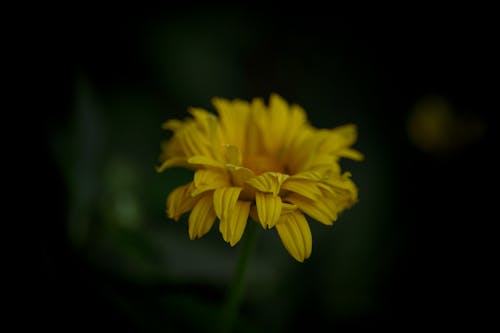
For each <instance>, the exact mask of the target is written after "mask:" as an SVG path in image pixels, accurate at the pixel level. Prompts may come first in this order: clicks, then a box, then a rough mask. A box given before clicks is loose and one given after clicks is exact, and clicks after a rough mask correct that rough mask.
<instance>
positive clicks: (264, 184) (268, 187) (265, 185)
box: [247, 172, 289, 195]
mask: <svg viewBox="0 0 500 333" xmlns="http://www.w3.org/2000/svg"><path fill="white" fill-rule="evenodd" d="M288 177H289V176H288V175H285V174H283V173H279V172H265V173H263V174H261V175H259V176H257V177H254V178H251V179H249V180H247V184H249V185H250V186H252V187H254V188H255V189H257V190H259V191H261V192H266V193H273V194H274V195H277V194H278V193H279V191H280V188H281V184H283V182H284V181H285V180H286V179H287V178H288Z"/></svg>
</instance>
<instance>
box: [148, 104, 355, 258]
mask: <svg viewBox="0 0 500 333" xmlns="http://www.w3.org/2000/svg"><path fill="white" fill-rule="evenodd" d="M212 102H213V105H214V106H215V109H216V110H217V113H218V117H217V116H216V115H214V114H212V113H210V112H208V111H206V110H203V109H199V108H191V109H190V110H189V112H190V113H191V115H192V117H190V118H188V119H186V120H184V121H180V120H169V121H167V122H165V123H164V124H163V128H164V129H167V130H170V131H173V136H172V138H171V139H170V140H169V141H167V142H164V143H163V146H162V154H161V158H160V159H161V162H162V164H161V166H160V167H159V168H158V169H157V170H158V172H161V171H164V170H165V169H167V168H170V167H174V166H176V167H178V166H182V167H188V168H192V169H194V170H195V173H194V179H193V181H191V182H190V183H188V184H186V185H184V186H180V187H178V188H177V189H175V190H173V191H172V192H171V193H170V195H169V196H168V198H167V215H168V217H169V218H172V219H175V220H176V221H177V220H178V219H179V217H180V216H181V215H182V214H184V213H186V212H188V211H191V213H190V215H189V238H190V239H195V238H198V237H201V236H203V235H205V234H206V233H207V232H208V231H209V230H210V229H211V228H212V226H213V224H214V222H215V220H216V219H217V218H218V219H219V221H220V223H219V231H220V232H221V233H222V237H223V238H224V240H225V241H226V242H228V243H229V244H230V245H231V246H234V245H235V244H236V243H238V241H239V240H240V239H241V237H242V235H243V232H244V230H245V227H246V224H247V221H248V219H249V217H251V219H253V220H254V221H257V222H259V223H260V224H261V225H262V227H263V228H264V229H272V228H274V227H276V230H277V232H278V235H279V237H280V238H281V241H282V242H283V245H284V246H285V248H286V249H287V250H288V252H289V253H290V254H291V255H292V256H293V257H294V258H295V259H296V260H298V261H300V262H303V261H304V259H306V258H308V257H309V256H310V255H311V250H312V236H311V230H310V229H309V224H308V222H307V220H306V217H305V216H304V215H308V216H310V217H311V218H313V219H315V220H317V221H319V222H321V223H323V224H326V225H332V224H333V222H334V221H335V220H336V219H337V216H338V213H340V212H341V211H343V210H344V209H346V208H349V207H351V206H352V205H353V204H354V203H355V202H356V201H357V188H356V186H355V184H354V183H353V182H352V181H351V179H350V174H349V173H348V172H345V173H342V172H341V169H340V166H339V163H338V161H339V159H340V158H342V157H346V158H351V159H354V160H361V159H362V158H363V156H362V155H361V153H359V152H358V151H356V150H353V149H351V148H350V146H351V145H352V144H353V143H354V142H355V140H356V136H357V133H356V127H355V126H354V125H345V126H341V127H337V128H334V129H331V130H326V129H316V128H314V127H312V126H311V125H310V124H309V123H308V121H307V116H306V114H305V112H304V110H303V109H302V108H301V107H300V106H298V105H288V104H287V102H286V101H285V100H283V99H282V98H281V97H280V96H278V95H276V94H272V95H271V97H270V101H269V106H266V105H265V104H264V102H263V100H262V99H260V98H255V99H254V100H253V101H252V102H251V103H249V102H246V101H241V100H233V101H228V100H225V99H221V98H214V99H213V101H212Z"/></svg>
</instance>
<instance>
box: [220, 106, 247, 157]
mask: <svg viewBox="0 0 500 333" xmlns="http://www.w3.org/2000/svg"><path fill="white" fill-rule="evenodd" d="M212 104H213V105H214V107H215V109H216V110H217V112H218V113H219V117H220V124H221V132H222V144H231V145H235V146H237V147H240V149H244V147H245V146H244V145H245V138H246V128H247V123H248V115H249V112H250V105H249V104H248V102H244V101H241V100H234V101H228V100H226V99H222V98H213V99H212Z"/></svg>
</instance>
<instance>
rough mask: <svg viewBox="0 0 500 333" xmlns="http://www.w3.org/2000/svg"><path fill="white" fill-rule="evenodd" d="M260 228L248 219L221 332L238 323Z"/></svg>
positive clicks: (227, 330)
mask: <svg viewBox="0 0 500 333" xmlns="http://www.w3.org/2000/svg"><path fill="white" fill-rule="evenodd" d="M258 229H259V226H258V225H257V223H255V222H254V221H252V220H249V221H248V225H247V230H246V231H245V235H244V239H243V244H242V245H243V246H242V248H241V251H240V253H239V258H238V263H237V266H236V270H235V272H234V275H233V280H232V282H231V286H230V289H229V291H228V293H227V298H226V302H225V304H224V308H223V309H222V318H221V325H222V326H221V332H224V333H229V332H231V331H232V330H233V329H234V325H235V324H236V321H237V318H238V310H239V307H240V303H241V300H242V298H243V292H244V291H245V272H246V270H247V268H248V262H249V260H250V257H251V254H252V252H253V251H252V250H253V248H254V244H255V239H256V237H255V236H256V235H257V231H258Z"/></svg>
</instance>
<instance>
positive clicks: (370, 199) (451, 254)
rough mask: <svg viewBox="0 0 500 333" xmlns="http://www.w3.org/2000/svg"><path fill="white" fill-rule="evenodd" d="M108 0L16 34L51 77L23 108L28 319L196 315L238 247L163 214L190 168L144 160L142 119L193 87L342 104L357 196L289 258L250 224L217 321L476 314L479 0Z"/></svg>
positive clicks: (486, 136) (484, 116) (485, 49)
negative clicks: (245, 0) (239, 1)
mask: <svg viewBox="0 0 500 333" xmlns="http://www.w3.org/2000/svg"><path fill="white" fill-rule="evenodd" d="M121 6H123V4H122V5H120V7H117V8H101V7H84V6H82V8H75V9H74V10H71V11H67V12H66V13H65V14H61V15H55V14H53V15H50V16H48V18H47V20H43V21H44V22H43V25H42V26H41V33H40V32H39V33H38V34H36V36H37V37H40V40H39V42H38V43H37V44H36V45H37V46H38V47H37V50H33V51H34V52H35V51H36V52H39V53H41V54H43V55H44V58H43V59H47V60H49V61H48V62H47V67H48V68H47V71H46V73H47V78H46V79H47V81H50V82H51V83H55V84H53V85H51V88H50V93H51V94H52V95H51V96H53V97H54V98H49V99H47V100H45V101H44V100H42V102H49V103H45V104H44V105H43V106H41V108H40V113H41V114H42V115H43V117H42V118H43V121H42V123H41V124H40V128H41V130H42V131H43V136H42V140H41V141H42V144H41V145H40V146H41V147H42V148H43V153H42V154H41V156H42V159H41V161H40V163H37V164H38V165H39V168H41V169H38V170H42V173H41V174H40V175H39V179H38V182H39V183H40V184H39V187H37V191H36V193H37V194H36V196H37V199H36V201H37V204H36V207H39V208H40V214H41V215H42V216H43V218H41V219H40V221H38V222H37V223H36V224H35V227H34V228H33V229H32V230H34V231H35V234H36V241H35V243H36V246H35V248H36V250H35V251H34V253H32V262H31V265H33V268H32V272H33V273H32V281H31V287H30V288H31V289H30V290H33V292H32V293H31V296H30V300H27V301H26V303H25V306H24V308H23V312H24V313H25V314H27V316H28V317H30V318H32V320H34V322H35V323H38V324H39V325H40V327H51V328H53V329H56V330H57V329H63V330H67V331H82V332H83V331H89V330H93V331H95V330H99V331H100V330H104V331H117V332H120V331H121V332H123V331H127V332H128V331H131V332H214V331H215V328H216V327H217V320H218V313H219V311H220V307H221V305H222V303H223V301H224V295H225V292H226V288H227V286H228V285H229V282H230V279H231V276H232V272H233V269H234V266H235V262H236V259H237V256H238V253H239V251H240V247H239V246H236V247H235V248H231V247H230V246H229V245H227V244H226V243H225V242H224V241H223V240H222V238H221V236H220V234H219V232H218V231H217V228H216V226H215V227H214V228H213V229H212V231H211V232H210V233H209V234H208V235H207V236H205V237H203V238H202V239H199V240H196V241H189V239H188V234H187V221H186V219H185V218H184V219H181V221H180V222H178V223H174V222H173V221H172V220H168V219H166V217H165V198H166V196H167V194H168V193H169V191H171V190H172V189H173V188H175V187H176V186H178V185H181V184H183V183H186V182H187V181H189V177H190V175H191V174H190V172H188V171H185V170H180V169H173V170H169V171H167V172H165V173H162V174H157V173H156V172H155V171H154V166H156V165H157V162H158V155H159V152H160V142H161V141H162V140H165V139H167V138H168V133H166V132H164V131H162V130H161V129H160V125H161V123H162V122H163V121H165V120H167V119H170V118H183V117H185V116H186V110H187V108H188V107H189V106H197V107H204V108H208V109H210V110H213V108H212V106H211V104H210V100H211V98H212V97H213V96H220V97H226V98H241V99H246V100H249V99H251V98H253V97H255V96H261V97H264V98H266V100H267V98H268V97H269V95H270V93H272V92H276V93H279V94H280V95H281V96H283V97H284V98H285V99H286V100H288V101H289V102H293V103H297V104H299V105H301V106H303V107H304V108H305V110H306V111H307V112H308V115H309V119H310V121H311V123H312V124H313V125H315V126H317V127H327V128H330V127H335V126H338V125H342V124H346V123H355V124H357V125H358V128H359V141H358V143H357V144H356V145H355V148H357V149H358V150H360V151H361V152H363V153H364V154H365V156H366V160H365V161H364V162H361V163H359V162H352V161H344V162H343V164H342V166H343V167H344V168H345V170H349V171H351V172H352V174H353V179H354V180H355V182H356V183H357V184H358V186H359V191H360V194H359V203H358V204H357V205H356V206H355V207H354V208H353V209H352V210H349V211H346V212H345V213H343V214H342V215H341V217H340V218H339V220H338V221H337V222H336V223H335V225H334V226H333V227H326V226H324V225H321V224H319V223H311V228H312V233H313V254H312V256H311V258H310V259H309V260H307V261H306V263H304V264H300V263H297V262H295V261H294V260H293V259H292V258H291V257H290V255H289V254H288V253H287V252H286V250H285V249H284V248H283V246H282V245H281V242H280V240H279V238H278V236H277V234H276V232H275V231H274V230H273V231H270V232H261V233H260V234H259V235H258V240H257V246H256V252H255V254H254V256H253V257H252V261H251V264H250V267H249V271H248V280H247V282H248V283H247V290H246V293H245V296H244V300H243V303H242V307H241V316H240V317H239V321H238V323H237V327H236V328H237V331H238V332H296V331H300V330H301V329H302V327H303V325H306V326H307V325H319V326H315V327H325V328H327V331H334V332H335V331H337V332H338V331H339V330H352V329H372V328H381V329H390V330H402V331H406V330H408V329H415V328H416V329H426V328H428V327H434V328H438V329H447V328H450V327H466V326H470V327H475V328H477V327H479V326H480V325H481V324H483V323H484V322H485V320H486V319H488V318H489V317H490V315H491V312H489V311H488V307H487V306H486V303H485V299H487V298H488V297H487V296H488V295H489V293H490V292H491V290H490V288H489V287H487V285H488V282H489V281H490V279H492V274H491V273H492V269H493V262H492V261H491V259H490V255H489V253H491V251H492V249H493V247H494V242H493V240H492V235H491V234H490V233H489V231H488V230H489V228H490V225H491V224H492V223H494V220H495V218H491V217H489V216H488V214H487V213H486V211H487V209H488V206H489V203H490V202H491V200H490V199H488V197H489V195H488V194H487V192H486V190H488V189H489V187H490V186H492V185H491V181H492V179H493V178H492V177H493V176H492V172H493V167H492V166H491V165H492V164H490V161H491V159H492V155H494V150H493V149H492V146H493V145H492V143H491V141H492V131H493V129H492V128H493V127H492V126H493V122H492V115H493V111H494V108H493V107H492V105H491V104H490V103H489V100H490V98H491V95H490V93H491V92H492V88H491V87H490V86H489V84H490V83H489V81H488V80H487V78H488V76H489V74H488V73H490V72H491V70H492V68H490V67H489V66H490V64H489V62H488V60H490V57H492V55H491V53H490V48H491V46H492V43H493V40H492V39H491V31H492V28H493V24H492V21H490V20H489V19H488V17H487V16H482V14H480V13H476V12H475V11H472V10H469V9H467V8H464V9H460V10H459V9H457V8H448V7H446V8H437V7H433V6H425V5H421V6H420V7H416V8H406V9H402V8H399V9H398V8H392V7H391V8H388V9H386V10H383V11H382V12H385V14H383V15H380V14H375V13H374V12H372V11H370V10H368V9H367V12H369V13H365V14H362V13H360V12H350V13H343V12H342V11H340V10H335V6H334V8H330V9H327V8H323V9H322V8H313V6H312V5H311V6H306V7H296V8H282V7H270V6H262V5H259V6H257V5H255V6H250V5H248V6H236V5H232V6H222V5H219V6H215V5H210V6H209V5H204V6H194V5H193V6H182V5H181V6H179V5H178V6H175V7H171V6H169V5H164V6H160V7H155V8H146V7H145V6H143V7H141V6H140V7H136V5H134V6H130V7H121ZM290 6H291V5H290ZM52 68H53V71H52ZM36 82H39V83H42V84H43V82H44V79H43V78H42V79H40V78H38V80H37V81H36ZM35 88H36V87H35ZM42 110H46V111H42ZM37 142H40V140H38V141H37ZM27 149H28V150H29V149H30V148H29V147H27ZM37 184H38V183H37ZM28 264H29V263H28ZM485 296H486V297H485Z"/></svg>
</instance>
